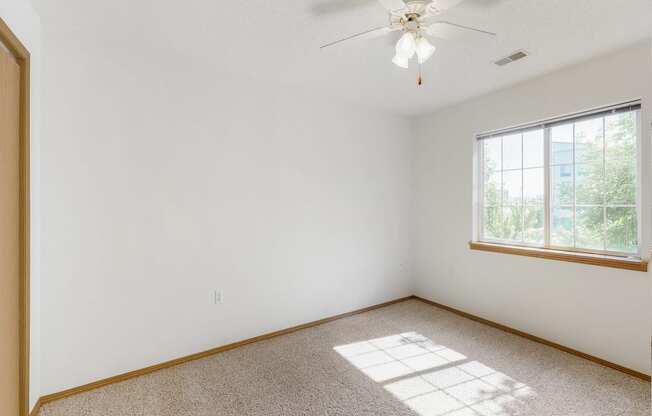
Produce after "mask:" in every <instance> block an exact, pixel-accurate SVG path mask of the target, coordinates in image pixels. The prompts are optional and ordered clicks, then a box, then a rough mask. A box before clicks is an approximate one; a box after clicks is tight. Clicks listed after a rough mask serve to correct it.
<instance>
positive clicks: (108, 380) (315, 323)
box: [39, 296, 414, 406]
mask: <svg viewBox="0 0 652 416" xmlns="http://www.w3.org/2000/svg"><path fill="white" fill-rule="evenodd" d="M410 299H414V296H407V297H404V298H400V299H396V300H392V301H389V302H385V303H381V304H378V305H373V306H369V307H366V308H362V309H358V310H355V311H351V312H347V313H343V314H340V315H335V316H331V317H328V318H324V319H320V320H318V321H313V322H308V323H306V324H302V325H297V326H293V327H291V328H286V329H281V330H280V331H275V332H271V333H269V334H264V335H259V336H257V337H253V338H249V339H245V340H243V341H238V342H234V343H232V344H228V345H223V346H221V347H217V348H212V349H210V350H207V351H202V352H199V353H195V354H191V355H188V356H185V357H181V358H176V359H174V360H170V361H166V362H164V363H160V364H156V365H152V366H149V367H145V368H141V369H139V370H134V371H129V372H127V373H123V374H119V375H117V376H113V377H109V378H105V379H103V380H98V381H94V382H92V383H88V384H84V385H83V386H79V387H74V388H72V389H68V390H64V391H61V392H58V393H52V394H48V395H45V396H42V397H41V398H40V399H39V402H40V403H39V406H40V405H44V404H46V403H49V402H52V401H55V400H60V399H63V398H64V397H68V396H72V395H75V394H79V393H83V392H87V391H90V390H95V389H97V388H99V387H103V386H106V385H109V384H113V383H119V382H121V381H125V380H129V379H132V378H134V377H139V376H142V375H145V374H149V373H153V372H154V371H158V370H162V369H164V368H170V367H174V366H177V365H179V364H183V363H187V362H189V361H194V360H198V359H200V358H205V357H209V356H211V355H215V354H218V353H221V352H225V351H229V350H232V349H235V348H238V347H242V346H244V345H247V344H253V343H254V342H259V341H264V340H268V339H271V338H275V337H278V336H281V335H287V334H291V333H292V332H296V331H299V330H301V329H307V328H312V327H315V326H318V325H322V324H325V323H328V322H332V321H336V320H338V319H342V318H347V317H349V316H353V315H357V314H361V313H364V312H369V311H371V310H374V309H380V308H384V307H386V306H389V305H393V304H395V303H399V302H404V301H406V300H410Z"/></svg>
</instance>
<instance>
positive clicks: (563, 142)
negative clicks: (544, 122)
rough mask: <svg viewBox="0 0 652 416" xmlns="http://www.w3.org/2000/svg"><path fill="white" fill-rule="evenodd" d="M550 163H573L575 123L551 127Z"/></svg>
mask: <svg viewBox="0 0 652 416" xmlns="http://www.w3.org/2000/svg"><path fill="white" fill-rule="evenodd" d="M550 142H551V150H550V163H551V164H553V165H560V164H565V163H573V125H572V124H566V125H563V126H555V127H552V128H551V129H550Z"/></svg>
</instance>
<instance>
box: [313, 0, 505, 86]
mask: <svg viewBox="0 0 652 416" xmlns="http://www.w3.org/2000/svg"><path fill="white" fill-rule="evenodd" d="M462 1H464V0H405V1H404V0H378V2H379V3H380V4H381V6H383V7H384V8H385V10H387V12H388V14H389V23H388V24H386V25H384V26H379V27H375V28H372V29H369V30H365V31H364V32H360V33H356V34H354V35H351V36H347V37H345V38H342V39H338V40H336V41H334V42H330V43H327V44H325V45H322V46H321V47H320V49H324V48H328V47H330V46H333V45H337V44H339V43H342V42H345V41H348V40H351V39H355V38H360V37H365V36H383V35H387V34H389V33H392V32H398V31H402V32H403V35H402V36H401V38H400V39H399V40H398V42H397V43H396V54H395V55H394V58H393V59H392V62H393V63H394V64H395V65H396V66H398V67H400V68H405V69H407V68H408V67H409V62H410V59H412V58H413V57H414V56H415V55H416V57H417V63H418V65H419V76H418V78H417V85H421V84H422V83H423V81H422V76H421V65H422V64H423V63H425V62H426V61H427V60H428V59H430V58H431V57H432V55H433V54H434V53H435V50H436V48H435V46H433V45H432V43H431V42H430V40H429V39H428V38H429V37H435V36H436V32H437V28H439V27H441V26H442V25H446V26H451V27H455V28H457V29H461V30H466V31H472V32H475V33H478V34H480V35H483V36H490V37H495V36H496V34H495V33H493V32H489V31H487V30H482V29H478V28H475V27H470V26H465V25H461V24H458V23H454V22H451V21H448V20H443V19H442V15H443V14H444V12H445V11H447V10H449V9H451V8H453V7H455V6H457V5H458V4H459V3H461V2H462Z"/></svg>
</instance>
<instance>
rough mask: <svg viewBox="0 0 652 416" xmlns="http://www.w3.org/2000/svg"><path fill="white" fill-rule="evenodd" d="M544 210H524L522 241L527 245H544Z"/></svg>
mask: <svg viewBox="0 0 652 416" xmlns="http://www.w3.org/2000/svg"><path fill="white" fill-rule="evenodd" d="M543 212H544V208H543V206H530V207H526V208H525V222H524V223H525V229H524V230H523V239H524V240H525V241H526V242H528V243H534V244H541V245H543V243H544V228H543V227H544V225H543V223H544V215H543Z"/></svg>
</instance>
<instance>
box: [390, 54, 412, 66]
mask: <svg viewBox="0 0 652 416" xmlns="http://www.w3.org/2000/svg"><path fill="white" fill-rule="evenodd" d="M409 61H410V60H409V59H408V58H406V57H405V56H402V55H399V54H396V55H395V56H394V58H393V59H392V62H394V65H396V66H397V67H399V68H403V69H408V67H409Z"/></svg>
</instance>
